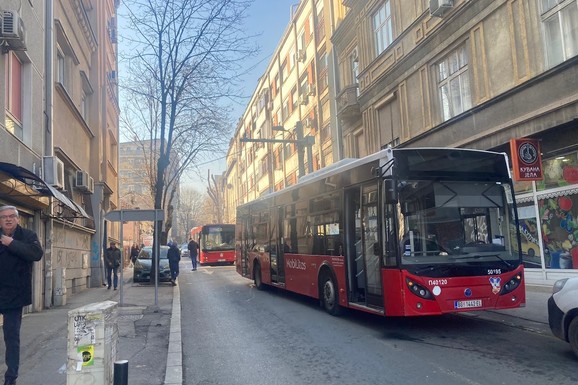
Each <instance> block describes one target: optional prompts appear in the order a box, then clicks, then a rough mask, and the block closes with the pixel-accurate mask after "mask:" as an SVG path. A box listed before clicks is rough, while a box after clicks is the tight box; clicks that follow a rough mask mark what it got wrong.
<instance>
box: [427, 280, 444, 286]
mask: <svg viewBox="0 0 578 385" xmlns="http://www.w3.org/2000/svg"><path fill="white" fill-rule="evenodd" d="M427 283H428V284H429V285H430V286H444V285H447V284H448V280H447V279H430V280H429V281H427Z"/></svg>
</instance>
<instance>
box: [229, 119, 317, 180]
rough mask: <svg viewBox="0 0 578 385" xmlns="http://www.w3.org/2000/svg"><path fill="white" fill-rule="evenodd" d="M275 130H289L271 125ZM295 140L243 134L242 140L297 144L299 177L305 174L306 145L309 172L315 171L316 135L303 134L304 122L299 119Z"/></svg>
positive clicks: (243, 141) (242, 141) (296, 125)
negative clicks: (248, 136)
mask: <svg viewBox="0 0 578 385" xmlns="http://www.w3.org/2000/svg"><path fill="white" fill-rule="evenodd" d="M271 129H272V130H273V131H288V130H287V129H286V128H285V127H283V126H273V127H271ZM295 137H296V139H295V140H291V139H249V138H247V137H246V136H243V137H242V138H241V139H240V141H241V143H246V142H250V143H284V144H288V143H294V144H295V145H297V163H298V164H299V177H302V176H304V175H305V147H307V158H308V159H309V162H308V166H307V169H308V170H307V171H308V172H309V173H311V172H313V145H314V144H315V137H313V136H310V135H307V136H305V137H304V136H303V123H301V122H300V121H298V122H297V123H295Z"/></svg>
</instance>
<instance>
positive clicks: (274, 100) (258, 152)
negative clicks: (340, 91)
mask: <svg viewBox="0 0 578 385" xmlns="http://www.w3.org/2000/svg"><path fill="white" fill-rule="evenodd" d="M344 15H345V8H344V7H343V5H342V4H341V2H335V1H329V0H303V1H301V2H299V3H298V4H296V5H295V6H294V8H293V9H292V12H291V15H290V22H289V24H288V25H287V28H286V30H285V33H284V34H283V36H282V38H281V40H280V42H279V45H278V47H277V49H276V51H275V53H274V55H273V57H272V59H271V61H270V62H269V65H268V67H267V69H266V71H265V73H264V74H263V76H262V77H261V78H260V80H259V83H258V84H257V86H256V89H255V92H254V94H253V96H252V98H251V100H250V102H249V104H248V106H247V108H246V110H245V112H244V114H243V116H242V117H241V119H240V120H239V122H238V125H237V129H236V132H235V135H234V138H233V139H232V141H231V146H230V148H229V152H228V156H227V162H228V169H227V172H226V173H225V177H226V180H227V182H226V183H224V184H223V185H224V186H227V191H226V192H225V194H224V195H226V196H227V198H226V200H225V202H226V208H225V213H226V214H225V217H226V218H228V220H230V221H231V222H233V221H234V219H235V208H236V206H237V205H238V204H242V203H245V202H248V201H251V200H253V199H256V198H258V197H259V196H262V195H264V194H267V193H269V192H272V191H278V190H280V189H283V188H285V187H287V186H290V185H293V184H295V183H297V181H298V179H299V177H300V176H302V175H300V174H303V173H306V172H311V171H314V170H318V169H319V168H321V167H325V166H326V165H328V164H331V163H332V162H333V161H334V159H336V158H338V157H339V156H340V155H339V148H338V147H335V146H334V140H333V139H334V138H335V137H336V135H335V134H336V131H335V130H336V127H337V124H336V119H335V114H334V113H332V110H334V106H333V105H332V103H333V101H334V100H335V97H334V95H332V92H333V91H332V90H333V88H332V87H330V83H331V81H332V80H331V79H333V75H332V71H333V65H332V63H333V60H332V57H333V56H332V55H333V54H332V44H331V41H330V39H329V38H330V36H331V34H332V33H333V31H334V30H335V26H336V25H337V24H338V23H339V21H340V20H341V19H342V18H343V17H344Z"/></svg>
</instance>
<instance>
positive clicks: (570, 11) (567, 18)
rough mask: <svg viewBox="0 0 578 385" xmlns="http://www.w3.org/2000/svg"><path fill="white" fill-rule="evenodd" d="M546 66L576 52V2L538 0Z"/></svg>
mask: <svg viewBox="0 0 578 385" xmlns="http://www.w3.org/2000/svg"><path fill="white" fill-rule="evenodd" d="M540 3H541V17H542V23H543V24H544V34H545V36H544V43H545V50H546V60H547V65H548V67H553V66H555V65H557V64H560V63H562V62H563V61H565V60H568V59H569V58H571V57H573V56H576V54H578V23H577V22H576V20H578V2H577V1H576V0H540Z"/></svg>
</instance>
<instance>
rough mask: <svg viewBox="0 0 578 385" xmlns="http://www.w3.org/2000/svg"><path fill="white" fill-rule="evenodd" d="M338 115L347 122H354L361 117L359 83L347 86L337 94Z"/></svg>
mask: <svg viewBox="0 0 578 385" xmlns="http://www.w3.org/2000/svg"><path fill="white" fill-rule="evenodd" d="M337 117H338V118H339V119H341V120H342V121H345V122H353V121H356V120H358V119H360V118H361V110H360V108H359V102H358V100H357V84H352V85H350V86H347V87H345V88H344V89H343V90H341V92H340V93H339V95H337Z"/></svg>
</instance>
